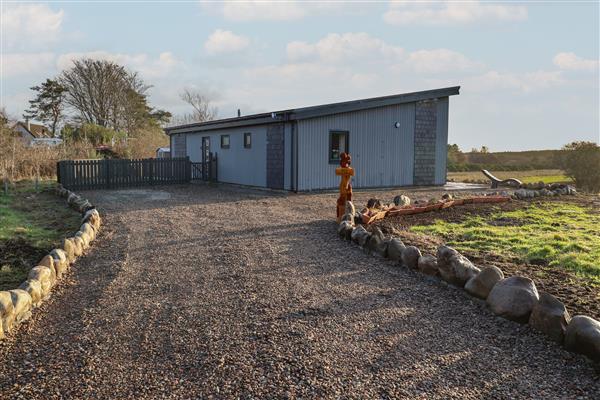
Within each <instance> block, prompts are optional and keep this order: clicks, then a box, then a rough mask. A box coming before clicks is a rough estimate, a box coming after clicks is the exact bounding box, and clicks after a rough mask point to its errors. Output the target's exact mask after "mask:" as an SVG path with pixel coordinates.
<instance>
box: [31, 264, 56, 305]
mask: <svg viewBox="0 0 600 400" xmlns="http://www.w3.org/2000/svg"><path fill="white" fill-rule="evenodd" d="M27 277H28V278H29V279H35V280H37V281H39V282H40V285H41V286H42V298H44V299H45V298H47V297H48V295H49V294H50V290H51V289H52V271H51V270H50V268H48V267H43V266H41V265H40V266H37V267H34V268H32V269H31V271H29V275H28V276H27Z"/></svg>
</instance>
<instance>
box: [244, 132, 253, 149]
mask: <svg viewBox="0 0 600 400" xmlns="http://www.w3.org/2000/svg"><path fill="white" fill-rule="evenodd" d="M251 147H252V134H251V133H250V132H246V133H244V148H246V149H249V148H251Z"/></svg>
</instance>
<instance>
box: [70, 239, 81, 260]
mask: <svg viewBox="0 0 600 400" xmlns="http://www.w3.org/2000/svg"><path fill="white" fill-rule="evenodd" d="M71 241H73V244H74V247H73V248H74V249H75V256H76V257H79V256H81V255H82V254H83V250H84V246H83V240H82V239H81V238H80V237H79V236H73V237H72V238H71Z"/></svg>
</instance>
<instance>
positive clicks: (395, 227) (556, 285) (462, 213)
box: [369, 196, 600, 319]
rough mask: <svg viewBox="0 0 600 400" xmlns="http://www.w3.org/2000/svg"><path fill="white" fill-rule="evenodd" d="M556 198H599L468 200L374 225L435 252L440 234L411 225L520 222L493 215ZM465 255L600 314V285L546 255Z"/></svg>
mask: <svg viewBox="0 0 600 400" xmlns="http://www.w3.org/2000/svg"><path fill="white" fill-rule="evenodd" d="M555 201H562V202H565V201H568V202H569V203H572V204H575V205H578V206H582V207H590V208H591V209H592V211H594V210H595V209H596V207H597V205H596V203H595V202H596V201H597V199H596V198H594V197H592V196H577V197H569V198H566V197H560V198H544V200H543V201H541V200H533V201H511V202H508V203H499V204H467V205H464V206H457V207H451V208H447V209H444V210H438V211H434V212H430V213H425V214H414V215H406V216H395V217H390V218H386V219H385V220H382V221H378V222H377V223H376V224H374V225H373V226H378V227H379V228H380V229H381V230H382V232H383V233H385V234H390V235H397V236H400V237H401V238H402V240H403V241H404V242H405V243H406V244H409V245H413V246H417V247H419V248H420V249H422V251H423V250H424V252H426V253H431V254H435V253H436V251H437V247H438V246H440V245H441V244H443V243H444V240H443V239H442V238H441V237H438V236H433V235H423V234H416V233H413V232H410V231H408V229H409V228H410V227H411V226H413V225H427V224H432V223H434V222H435V221H436V220H443V221H446V222H453V223H460V222H463V221H465V220H467V219H469V218H471V217H473V216H481V217H484V218H489V219H490V220H489V222H488V223H489V224H490V225H494V226H520V225H522V224H523V223H524V220H523V219H514V218H492V217H490V216H491V215H492V214H495V213H497V212H501V211H512V210H517V209H523V208H525V209H527V208H529V207H532V206H534V205H535V206H539V205H541V204H543V202H555ZM557 223H558V222H557ZM369 229H372V227H370V228H369ZM464 255H465V256H466V257H468V258H469V259H470V260H471V261H473V262H474V263H475V264H476V265H480V266H481V265H496V266H498V267H499V268H501V269H502V271H504V274H505V275H506V276H512V275H520V276H525V277H528V278H531V279H533V280H534V281H535V284H536V286H537V288H538V290H543V291H546V292H548V293H551V294H552V295H554V296H556V297H558V298H559V299H560V300H561V301H562V302H563V303H565V305H566V306H567V309H568V310H569V312H570V313H571V314H572V315H577V314H585V315H589V316H591V317H593V318H596V319H598V318H600V287H599V286H598V285H595V284H593V283H590V282H589V281H587V280H585V279H584V278H581V277H579V276H577V275H576V274H575V273H573V272H571V271H568V270H564V269H560V268H557V267H551V266H548V265H547V261H546V260H544V259H533V260H530V261H529V262H523V261H522V260H520V259H518V258H516V257H511V256H506V255H501V254H485V255H482V254H479V253H475V252H468V251H466V252H464Z"/></svg>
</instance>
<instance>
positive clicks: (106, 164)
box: [102, 159, 110, 189]
mask: <svg viewBox="0 0 600 400" xmlns="http://www.w3.org/2000/svg"><path fill="white" fill-rule="evenodd" d="M102 162H104V175H105V176H106V188H107V189H110V160H106V159H105V160H102Z"/></svg>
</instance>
